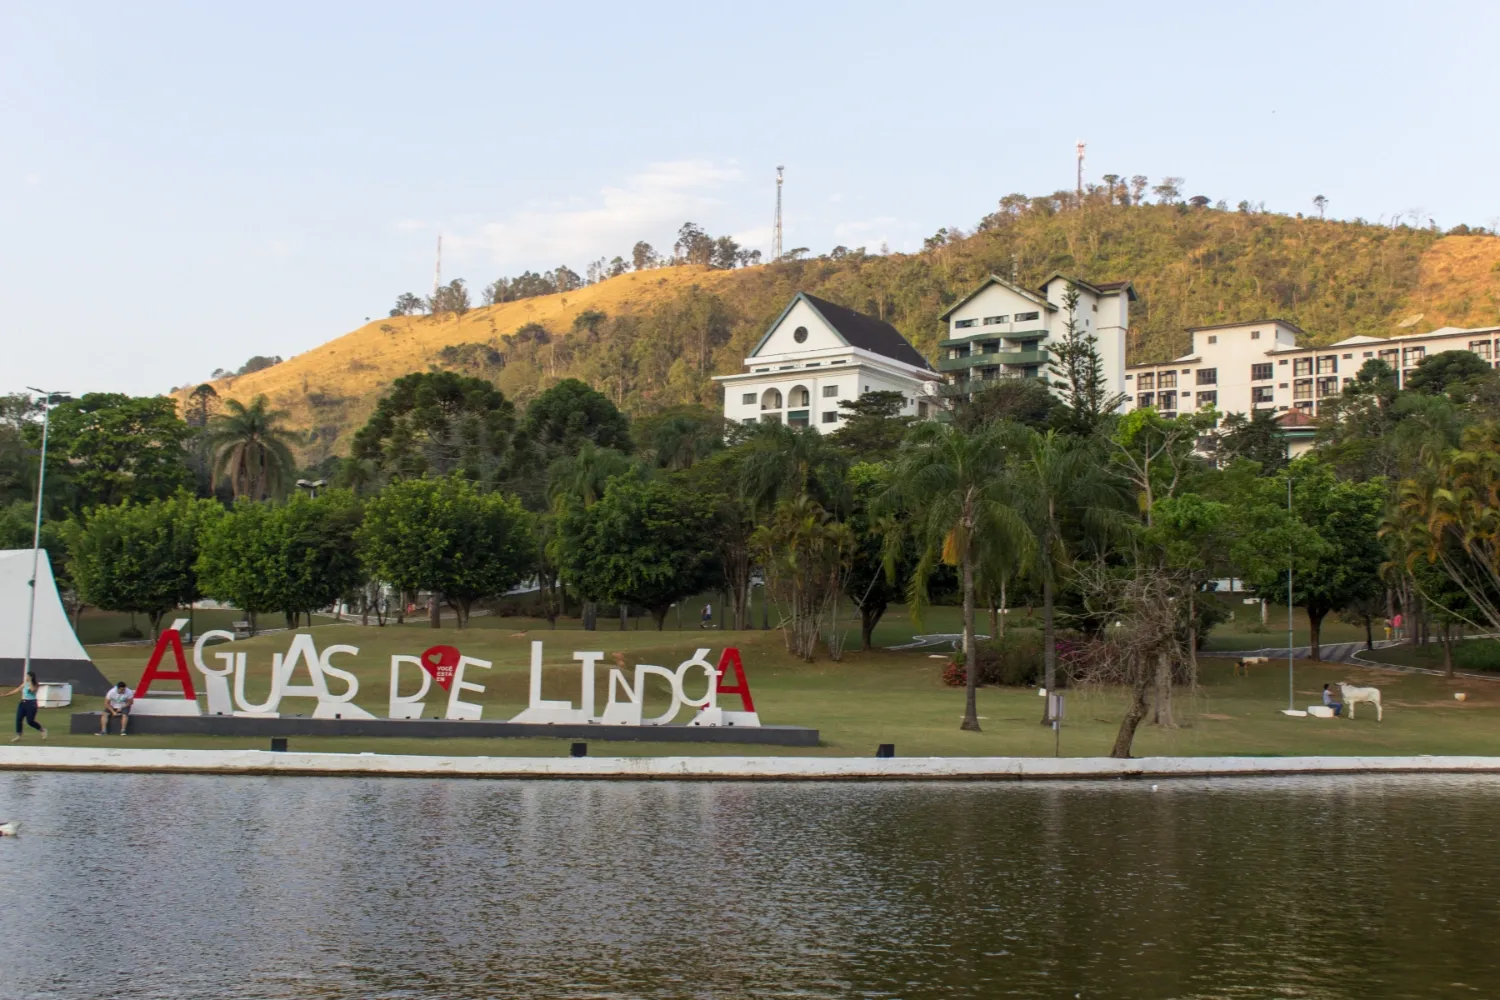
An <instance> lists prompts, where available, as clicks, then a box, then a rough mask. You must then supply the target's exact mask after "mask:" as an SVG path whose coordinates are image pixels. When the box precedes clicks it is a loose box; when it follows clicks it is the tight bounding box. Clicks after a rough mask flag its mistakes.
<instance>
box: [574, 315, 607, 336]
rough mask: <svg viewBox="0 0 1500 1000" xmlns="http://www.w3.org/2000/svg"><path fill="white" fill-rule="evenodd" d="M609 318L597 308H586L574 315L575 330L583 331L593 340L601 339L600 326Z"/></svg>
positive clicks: (576, 331)
mask: <svg viewBox="0 0 1500 1000" xmlns="http://www.w3.org/2000/svg"><path fill="white" fill-rule="evenodd" d="M607 319H609V317H608V316H607V315H605V314H604V313H602V312H600V311H599V310H597V309H585V310H584V311H583V312H581V313H579V314H578V315H577V316H574V317H573V332H574V333H582V334H584V335H585V336H587V337H588V339H589V341H590V342H593V341H595V340H598V339H599V327H600V326H602V325H603V324H604V321H605V320H607Z"/></svg>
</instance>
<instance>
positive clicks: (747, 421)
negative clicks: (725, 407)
mask: <svg viewBox="0 0 1500 1000" xmlns="http://www.w3.org/2000/svg"><path fill="white" fill-rule="evenodd" d="M740 423H742V424H749V425H750V426H751V427H754V426H755V425H756V424H758V423H760V421H759V420H756V419H755V418H754V417H745V418H743V419H742V420H740Z"/></svg>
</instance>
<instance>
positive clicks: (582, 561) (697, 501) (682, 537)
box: [558, 473, 720, 631]
mask: <svg viewBox="0 0 1500 1000" xmlns="http://www.w3.org/2000/svg"><path fill="white" fill-rule="evenodd" d="M714 520H715V518H714V511H713V508H712V506H711V504H710V503H709V502H708V501H707V499H706V498H704V497H702V496H700V495H698V494H696V493H694V492H692V491H689V490H686V489H684V488H682V487H680V486H678V485H676V484H673V483H671V482H667V481H664V480H648V479H644V478H642V477H641V476H640V475H639V474H637V473H628V474H626V475H623V476H620V477H618V478H616V479H613V480H611V481H610V484H609V486H608V487H606V488H605V491H604V496H603V497H602V498H600V500H599V502H598V503H595V504H594V505H593V506H591V507H585V506H584V505H583V504H582V503H579V502H577V501H576V500H575V501H573V502H571V503H569V504H568V505H567V506H566V507H565V508H564V509H563V512H562V514H561V516H560V518H559V521H558V530H559V532H560V534H561V537H562V543H563V544H562V558H561V564H562V570H563V574H564V576H565V577H566V578H567V580H568V581H569V582H570V583H572V584H573V585H574V586H575V587H576V588H577V589H578V590H579V592H581V593H584V594H588V595H591V596H593V597H594V598H595V599H597V600H606V601H613V602H618V603H620V604H626V605H631V604H633V605H636V606H639V607H643V608H645V609H646V610H648V611H649V612H650V613H651V617H652V619H653V620H654V621H655V622H656V628H657V631H661V628H662V623H663V622H664V621H665V620H666V617H667V611H668V610H670V608H671V607H672V605H673V603H675V602H677V601H680V600H683V599H684V598H688V597H691V596H693V595H694V594H699V593H702V592H703V591H704V590H707V589H708V588H709V587H710V586H712V585H713V584H714V583H715V582H716V581H717V580H718V579H719V576H720V572H719V567H718V564H717V560H716V559H715V557H714V551H713V547H712V536H713V528H714Z"/></svg>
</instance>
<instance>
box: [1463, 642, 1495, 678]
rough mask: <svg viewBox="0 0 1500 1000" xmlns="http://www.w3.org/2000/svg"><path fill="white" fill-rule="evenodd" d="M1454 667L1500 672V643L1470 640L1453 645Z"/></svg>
mask: <svg viewBox="0 0 1500 1000" xmlns="http://www.w3.org/2000/svg"><path fill="white" fill-rule="evenodd" d="M1453 665H1454V666H1455V667H1457V668H1458V669H1460V670H1495V671H1500V642H1496V641H1495V640H1493V639H1468V640H1465V641H1463V642H1455V643H1454V644H1453Z"/></svg>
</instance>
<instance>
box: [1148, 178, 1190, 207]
mask: <svg viewBox="0 0 1500 1000" xmlns="http://www.w3.org/2000/svg"><path fill="white" fill-rule="evenodd" d="M1182 185H1183V180H1182V178H1181V177H1163V178H1162V179H1161V183H1160V184H1157V185H1155V186H1154V187H1152V188H1151V193H1152V194H1154V195H1156V200H1157V201H1158V202H1160V203H1161V204H1163V205H1171V204H1175V203H1176V201H1177V199H1178V198H1181V197H1182Z"/></svg>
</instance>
